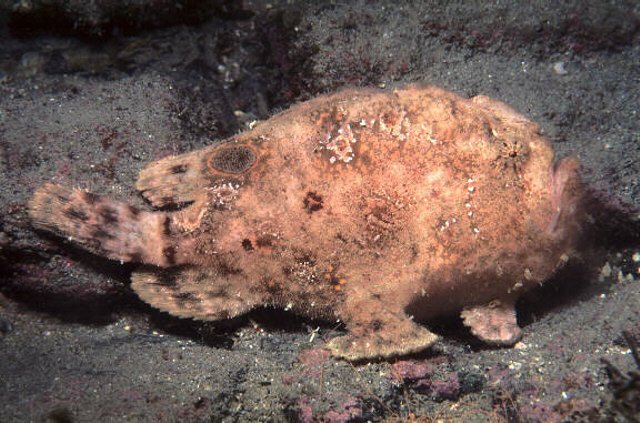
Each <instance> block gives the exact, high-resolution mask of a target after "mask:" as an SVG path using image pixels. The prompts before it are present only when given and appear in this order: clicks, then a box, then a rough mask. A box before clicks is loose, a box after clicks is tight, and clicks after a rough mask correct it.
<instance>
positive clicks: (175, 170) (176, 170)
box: [171, 164, 189, 175]
mask: <svg viewBox="0 0 640 423" xmlns="http://www.w3.org/2000/svg"><path fill="white" fill-rule="evenodd" d="M188 168H189V167H188V166H187V165H186V164H180V165H176V166H173V167H172V168H171V173H172V174H174V175H176V174H179V173H185V172H186V171H187V169H188Z"/></svg>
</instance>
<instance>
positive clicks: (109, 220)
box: [99, 206, 118, 225]
mask: <svg viewBox="0 0 640 423" xmlns="http://www.w3.org/2000/svg"><path fill="white" fill-rule="evenodd" d="M99 213H100V216H101V217H102V219H103V221H104V223H105V224H107V225H115V224H117V223H118V211H117V210H115V209H114V208H112V207H110V206H104V207H102V208H101V209H100V211H99Z"/></svg>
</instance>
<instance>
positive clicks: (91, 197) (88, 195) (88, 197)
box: [82, 192, 100, 204]
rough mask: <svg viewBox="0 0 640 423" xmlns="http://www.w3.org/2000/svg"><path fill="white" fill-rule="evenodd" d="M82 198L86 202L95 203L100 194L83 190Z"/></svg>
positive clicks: (98, 199)
mask: <svg viewBox="0 0 640 423" xmlns="http://www.w3.org/2000/svg"><path fill="white" fill-rule="evenodd" d="M82 198H83V199H84V201H85V202H86V203H87V204H95V203H97V202H98V201H100V196H99V195H97V194H94V193H92V192H83V193H82Z"/></svg>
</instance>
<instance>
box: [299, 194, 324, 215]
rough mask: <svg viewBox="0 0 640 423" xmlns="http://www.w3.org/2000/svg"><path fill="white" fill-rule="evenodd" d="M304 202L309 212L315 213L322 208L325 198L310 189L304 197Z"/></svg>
mask: <svg viewBox="0 0 640 423" xmlns="http://www.w3.org/2000/svg"><path fill="white" fill-rule="evenodd" d="M302 203H303V204H304V209H305V210H306V211H307V212H309V213H313V212H316V211H318V210H321V209H322V205H323V200H322V196H321V195H320V194H318V193H316V192H315V191H309V192H307V195H306V196H305V197H304V200H303V201H302Z"/></svg>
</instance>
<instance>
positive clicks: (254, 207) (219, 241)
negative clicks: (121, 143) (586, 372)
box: [30, 86, 582, 360]
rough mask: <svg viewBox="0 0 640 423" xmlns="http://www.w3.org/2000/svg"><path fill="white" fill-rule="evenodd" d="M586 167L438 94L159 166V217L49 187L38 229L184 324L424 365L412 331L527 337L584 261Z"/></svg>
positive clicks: (379, 98) (323, 112) (153, 168)
mask: <svg viewBox="0 0 640 423" xmlns="http://www.w3.org/2000/svg"><path fill="white" fill-rule="evenodd" d="M577 169H578V165H577V162H576V161H575V160H574V159H565V160H562V161H560V162H558V163H557V165H554V154H553V150H552V148H551V146H550V144H549V142H548V141H547V140H546V139H545V138H544V137H542V136H541V134H540V132H539V130H538V127H537V125H535V124H534V123H532V122H530V121H529V120H527V119H526V118H525V117H524V116H522V115H520V114H518V113H517V112H515V111H513V110H512V109H511V108H509V107H508V106H506V105H504V104H503V103H500V102H497V101H495V100H492V99H490V98H487V97H484V96H478V97H474V98H472V99H464V98H461V97H459V96H457V95H455V94H453V93H450V92H447V91H444V90H441V89H438V88H435V87H428V86H408V87H404V88H399V89H396V90H394V91H380V90H372V89H352V90H345V91H341V92H339V93H335V94H331V95H326V96H320V97H318V98H316V99H313V100H311V101H308V102H305V103H301V104H299V105H296V106H294V107H292V108H291V109H290V110H287V111H285V112H283V113H280V114H278V115H276V116H274V117H273V118H271V119H269V120H268V121H266V122H263V123H260V124H257V125H256V126H255V127H254V128H253V129H252V130H251V131H248V132H245V133H243V134H239V135H237V136H234V137H232V138H230V139H228V140H226V141H225V142H223V143H221V144H218V145H215V146H212V147H207V148H205V149H202V150H198V151H195V152H192V153H188V154H184V155H181V156H176V157H169V158H165V159H162V160H159V161H157V162H155V163H152V164H150V165H149V166H148V167H147V168H145V169H144V170H143V171H142V172H141V174H140V178H139V180H138V183H137V185H136V186H137V188H138V189H139V190H140V191H141V192H142V194H143V195H144V197H145V198H146V199H147V200H149V202H150V203H151V204H152V205H153V206H155V207H164V206H172V205H173V206H175V205H176V204H183V203H190V205H189V206H188V207H185V208H183V209H182V210H180V211H178V212H175V213H164V212H147V211H141V210H138V209H136V208H133V207H130V206H129V205H127V204H126V203H122V202H116V201H112V200H109V199H105V198H102V197H99V196H95V195H92V194H88V193H83V192H79V191H73V190H69V189H67V188H64V187H60V186H56V185H52V184H46V185H44V186H43V187H42V188H41V189H40V190H38V191H37V192H36V194H35V195H34V199H33V200H32V202H31V210H30V213H31V216H32V217H33V219H34V223H35V224H36V225H37V226H39V227H42V228H44V229H48V230H52V231H55V232H58V233H60V234H62V235H63V236H68V237H71V238H73V239H74V240H76V241H77V242H78V243H80V244H82V245H84V246H85V247H86V248H88V249H90V250H92V251H94V252H96V253H98V254H102V255H105V256H107V257H110V258H112V259H116V260H122V261H134V262H142V263H145V264H147V265H153V266H155V267H151V266H147V267H143V268H141V270H140V271H139V272H136V273H134V275H133V284H132V286H133V288H134V289H135V290H136V292H137V293H138V294H139V295H140V297H141V298H142V299H144V300H145V301H147V302H149V303H150V304H152V305H154V306H155V307H157V308H159V309H161V310H165V311H167V312H169V313H172V314H174V315H176V316H181V317H191V318H196V319H204V320H217V319H223V318H228V317H232V316H235V315H238V314H240V313H243V312H246V311H247V310H249V309H251V308H253V307H255V306H258V305H261V304H267V305H273V306H277V307H284V308H286V309H292V310H294V311H296V312H298V313H301V314H303V315H307V316H311V317H321V318H325V319H331V320H334V319H339V320H340V321H342V322H344V323H345V324H346V327H347V334H346V335H345V336H342V337H338V338H335V339H333V340H332V341H331V342H330V343H329V345H328V347H329V348H330V349H331V351H332V353H333V354H334V355H336V356H340V357H344V358H346V359H350V360H360V359H370V358H376V357H390V356H394V355H401V354H406V353H411V352H415V351H419V350H422V349H424V348H426V347H428V346H429V345H431V344H432V343H433V342H435V340H436V339H437V336H436V335H434V334H433V333H431V332H429V331H428V330H427V329H426V328H425V327H423V326H420V325H418V324H416V323H415V320H421V321H428V320H429V319H432V318H434V317H438V316H442V315H446V314H451V313H456V312H460V311H462V317H463V319H464V323H465V324H466V325H467V326H469V327H470V328H471V330H472V332H473V333H474V334H476V335H477V336H478V337H480V338H481V339H483V340H485V341H487V342H492V343H497V344H503V345H510V344H513V343H514V342H516V341H517V339H519V337H520V330H519V328H518V326H517V322H516V319H515V309H514V303H515V301H516V300H517V299H518V297H520V295H522V293H523V292H525V291H526V290H527V289H529V288H531V287H533V286H536V285H538V284H540V283H542V282H544V281H545V280H546V279H548V278H549V277H550V276H551V275H552V274H553V273H554V272H555V271H556V269H557V268H558V267H559V266H561V265H562V264H563V263H564V262H566V260H567V258H568V257H569V256H570V255H571V254H572V252H573V250H574V247H575V245H576V241H577V237H578V234H579V229H580V226H579V221H580V212H581V207H580V201H581V200H580V199H581V196H582V189H581V187H580V183H579V178H578V173H577Z"/></svg>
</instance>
